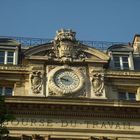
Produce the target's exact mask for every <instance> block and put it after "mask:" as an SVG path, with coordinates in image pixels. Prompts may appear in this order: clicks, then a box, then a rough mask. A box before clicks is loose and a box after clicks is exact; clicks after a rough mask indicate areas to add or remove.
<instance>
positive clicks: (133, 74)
mask: <svg viewBox="0 0 140 140" xmlns="http://www.w3.org/2000/svg"><path fill="white" fill-rule="evenodd" d="M105 77H110V78H117V77H118V78H125V79H128V78H133V79H140V71H135V70H105Z"/></svg>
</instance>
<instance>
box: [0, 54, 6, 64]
mask: <svg viewBox="0 0 140 140" xmlns="http://www.w3.org/2000/svg"><path fill="white" fill-rule="evenodd" d="M4 57H5V52H4V51H0V64H4Z"/></svg>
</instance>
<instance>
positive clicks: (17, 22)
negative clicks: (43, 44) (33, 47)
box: [0, 0, 140, 42]
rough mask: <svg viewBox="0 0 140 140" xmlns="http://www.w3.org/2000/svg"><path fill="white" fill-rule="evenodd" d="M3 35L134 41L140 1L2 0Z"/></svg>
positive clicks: (0, 23)
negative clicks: (67, 34) (62, 32)
mask: <svg viewBox="0 0 140 140" xmlns="http://www.w3.org/2000/svg"><path fill="white" fill-rule="evenodd" d="M0 17H1V18H0V36H17V37H33V38H49V39H52V38H54V36H55V34H56V30H59V29H61V28H64V29H72V30H73V31H75V32H76V33H77V34H76V38H77V39H78V40H89V41H109V42H132V41H133V37H134V35H135V34H140V0H0Z"/></svg>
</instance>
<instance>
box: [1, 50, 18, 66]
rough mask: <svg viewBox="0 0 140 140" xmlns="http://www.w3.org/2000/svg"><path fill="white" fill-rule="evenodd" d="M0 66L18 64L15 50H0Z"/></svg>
mask: <svg viewBox="0 0 140 140" xmlns="http://www.w3.org/2000/svg"><path fill="white" fill-rule="evenodd" d="M0 64H16V62H15V52H14V50H0Z"/></svg>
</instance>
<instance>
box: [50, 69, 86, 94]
mask: <svg viewBox="0 0 140 140" xmlns="http://www.w3.org/2000/svg"><path fill="white" fill-rule="evenodd" d="M83 85H84V76H83V74H82V73H81V71H79V70H77V69H76V68H75V69H74V68H71V67H59V68H55V69H53V70H52V71H51V73H50V77H49V89H50V90H51V91H52V92H53V93H55V94H56V95H70V94H73V93H76V92H78V91H79V90H81V89H82V87H83Z"/></svg>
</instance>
